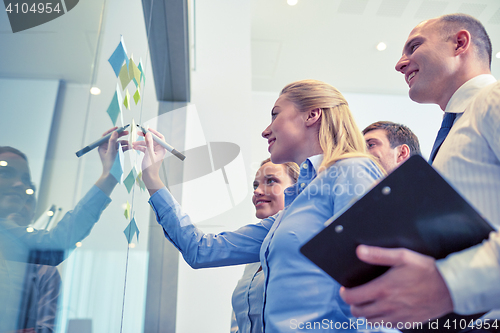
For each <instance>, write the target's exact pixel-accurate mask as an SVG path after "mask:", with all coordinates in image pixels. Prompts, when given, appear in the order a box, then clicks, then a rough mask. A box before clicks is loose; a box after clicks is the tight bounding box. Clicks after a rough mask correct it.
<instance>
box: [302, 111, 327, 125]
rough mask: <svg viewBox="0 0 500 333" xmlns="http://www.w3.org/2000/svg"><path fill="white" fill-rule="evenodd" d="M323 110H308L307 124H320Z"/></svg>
mask: <svg viewBox="0 0 500 333" xmlns="http://www.w3.org/2000/svg"><path fill="white" fill-rule="evenodd" d="M322 112H323V110H321V109H320V108H316V109H312V110H309V111H308V112H307V116H306V119H305V122H306V126H307V127H309V126H312V125H314V124H319V120H320V119H321V114H322Z"/></svg>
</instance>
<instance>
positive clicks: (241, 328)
mask: <svg viewBox="0 0 500 333" xmlns="http://www.w3.org/2000/svg"><path fill="white" fill-rule="evenodd" d="M298 177H299V166H298V165H297V164H296V163H293V162H286V163H284V164H274V163H272V162H271V159H270V158H268V159H266V160H264V161H263V162H262V163H261V165H260V168H259V170H258V171H257V173H256V174H255V179H254V181H253V189H254V191H253V196H252V203H253V204H254V206H255V216H256V217H257V218H258V219H265V218H268V217H269V216H273V215H274V214H276V213H278V212H279V211H280V210H283V208H285V195H284V194H283V191H284V190H285V188H287V187H289V186H291V185H293V184H295V183H296V182H297V178H298ZM263 292H264V272H262V267H261V266H260V262H255V263H253V264H248V265H247V266H246V267H245V272H244V273H243V276H242V277H241V279H240V280H239V281H238V284H237V285H236V288H235V289H234V292H233V297H232V299H231V301H232V305H233V315H232V317H231V333H260V332H262V303H263V299H262V296H263Z"/></svg>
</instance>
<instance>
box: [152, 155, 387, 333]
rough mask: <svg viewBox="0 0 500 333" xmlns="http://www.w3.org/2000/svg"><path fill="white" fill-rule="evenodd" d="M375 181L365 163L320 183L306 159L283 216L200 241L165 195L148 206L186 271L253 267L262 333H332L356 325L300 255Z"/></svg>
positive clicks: (353, 162)
mask: <svg viewBox="0 0 500 333" xmlns="http://www.w3.org/2000/svg"><path fill="white" fill-rule="evenodd" d="M316 164H317V163H316ZM381 177H382V173H381V172H380V170H379V169H378V167H377V166H376V165H375V164H374V163H373V162H372V161H371V160H370V159H368V158H350V159H344V160H340V161H337V162H336V163H335V164H333V165H332V166H330V167H329V168H328V169H327V170H325V171H324V172H322V173H320V174H319V175H317V174H316V168H315V166H314V165H313V163H312V162H311V160H310V159H307V160H306V161H305V162H304V163H302V165H301V169H300V175H299V179H298V182H297V184H295V185H294V186H292V187H289V188H288V189H286V190H285V205H286V208H285V210H283V211H281V212H280V213H278V214H276V215H275V216H272V217H269V218H267V219H264V220H262V221H261V222H260V223H257V224H253V225H247V226H244V227H242V228H240V229H238V230H236V231H234V232H222V233H220V234H204V233H203V232H202V231H201V230H199V229H198V228H196V226H194V225H193V224H192V223H191V221H190V219H189V216H188V215H186V214H185V213H184V212H182V209H181V207H180V206H179V204H178V203H177V202H176V201H175V199H174V198H173V197H172V196H171V194H170V193H169V192H168V191H167V189H166V188H163V189H160V190H159V191H157V192H156V193H155V194H153V195H152V196H151V198H150V200H149V202H150V204H151V206H152V207H153V210H154V211H155V214H156V217H157V221H158V222H159V223H160V224H161V225H162V227H163V230H164V233H165V237H167V238H168V239H169V240H170V241H171V242H172V243H173V244H174V246H176V247H177V249H179V251H181V253H182V255H183V257H184V259H185V260H186V262H187V263H188V264H189V265H191V267H193V268H201V267H217V266H227V265H236V264H246V263H250V262H256V261H258V260H259V259H260V262H261V265H262V268H263V271H264V275H265V283H264V304H263V326H264V329H263V331H264V332H268V333H269V332H273V333H274V332H276V333H277V332H296V331H302V330H304V331H308V332H309V331H314V332H321V331H328V332H331V331H335V327H336V326H335V323H337V327H339V326H338V324H339V323H350V320H351V322H352V321H354V320H355V319H354V318H353V317H352V315H351V314H350V311H349V306H348V305H347V304H345V303H344V301H343V300H342V299H341V298H340V296H339V289H340V285H339V284H338V283H337V282H336V281H335V280H333V279H332V278H331V277H330V276H329V275H327V274H326V273H325V272H323V271H322V270H321V269H320V268H318V267H317V266H316V265H315V264H313V263H312V262H311V261H309V260H308V259H307V258H306V257H304V256H303V255H302V254H301V253H300V252H299V249H300V247H301V246H302V245H303V244H304V243H305V242H306V241H307V240H309V239H310V238H311V237H313V236H314V235H316V234H317V233H318V232H319V231H320V230H322V229H323V228H324V222H325V221H327V220H328V219H329V218H330V217H332V216H334V215H335V214H338V213H340V212H342V211H343V210H345V209H346V208H347V207H348V206H350V205H351V204H352V203H353V201H354V199H358V198H359V197H360V196H361V195H363V194H364V193H365V192H366V191H367V190H369V189H370V188H371V187H372V186H373V185H374V183H375V182H376V180H377V179H379V178H381ZM344 327H350V326H346V325H344ZM341 331H345V330H344V329H342V330H341Z"/></svg>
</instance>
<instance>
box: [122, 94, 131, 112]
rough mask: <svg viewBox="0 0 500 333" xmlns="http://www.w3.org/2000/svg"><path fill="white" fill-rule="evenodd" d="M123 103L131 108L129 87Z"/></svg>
mask: <svg viewBox="0 0 500 333" xmlns="http://www.w3.org/2000/svg"><path fill="white" fill-rule="evenodd" d="M123 105H125V107H126V108H127V109H129V110H130V94H129V93H128V89H127V90H126V93H125V98H124V99H123Z"/></svg>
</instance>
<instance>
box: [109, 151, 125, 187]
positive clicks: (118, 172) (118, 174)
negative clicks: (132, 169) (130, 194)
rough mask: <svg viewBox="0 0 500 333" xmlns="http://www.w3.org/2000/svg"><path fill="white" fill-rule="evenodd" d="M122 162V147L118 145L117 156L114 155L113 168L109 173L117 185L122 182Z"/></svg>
mask: <svg viewBox="0 0 500 333" xmlns="http://www.w3.org/2000/svg"><path fill="white" fill-rule="evenodd" d="M123 160H124V157H123V151H122V146H121V144H120V143H118V154H116V157H115V161H114V163H113V166H112V167H111V170H110V171H109V172H110V173H111V175H112V176H113V177H115V179H116V181H117V182H118V183H121V182H122V181H123Z"/></svg>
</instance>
